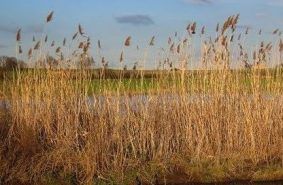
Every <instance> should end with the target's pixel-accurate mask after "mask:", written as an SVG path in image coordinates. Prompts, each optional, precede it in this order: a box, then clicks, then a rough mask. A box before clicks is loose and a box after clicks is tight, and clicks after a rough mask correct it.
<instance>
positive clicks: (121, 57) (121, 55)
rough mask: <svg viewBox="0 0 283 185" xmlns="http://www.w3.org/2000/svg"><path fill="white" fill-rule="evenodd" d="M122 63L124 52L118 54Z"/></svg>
mask: <svg viewBox="0 0 283 185" xmlns="http://www.w3.org/2000/svg"><path fill="white" fill-rule="evenodd" d="M123 61H124V52H123V51H122V52H121V54H120V63H121V62H123Z"/></svg>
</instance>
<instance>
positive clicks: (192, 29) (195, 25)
mask: <svg viewBox="0 0 283 185" xmlns="http://www.w3.org/2000/svg"><path fill="white" fill-rule="evenodd" d="M196 28H197V23H196V22H194V23H193V25H192V26H191V33H192V34H196Z"/></svg>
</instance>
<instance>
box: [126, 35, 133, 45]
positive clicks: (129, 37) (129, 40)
mask: <svg viewBox="0 0 283 185" xmlns="http://www.w3.org/2000/svg"><path fill="white" fill-rule="evenodd" d="M131 39H132V37H131V36H128V37H127V38H126V40H125V43H124V45H125V46H130V45H131Z"/></svg>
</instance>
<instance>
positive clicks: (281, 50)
mask: <svg viewBox="0 0 283 185" xmlns="http://www.w3.org/2000/svg"><path fill="white" fill-rule="evenodd" d="M279 52H280V53H281V52H283V41H282V39H280V42H279Z"/></svg>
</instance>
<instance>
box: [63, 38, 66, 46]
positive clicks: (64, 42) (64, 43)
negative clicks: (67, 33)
mask: <svg viewBox="0 0 283 185" xmlns="http://www.w3.org/2000/svg"><path fill="white" fill-rule="evenodd" d="M65 45H66V38H64V40H63V46H65Z"/></svg>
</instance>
